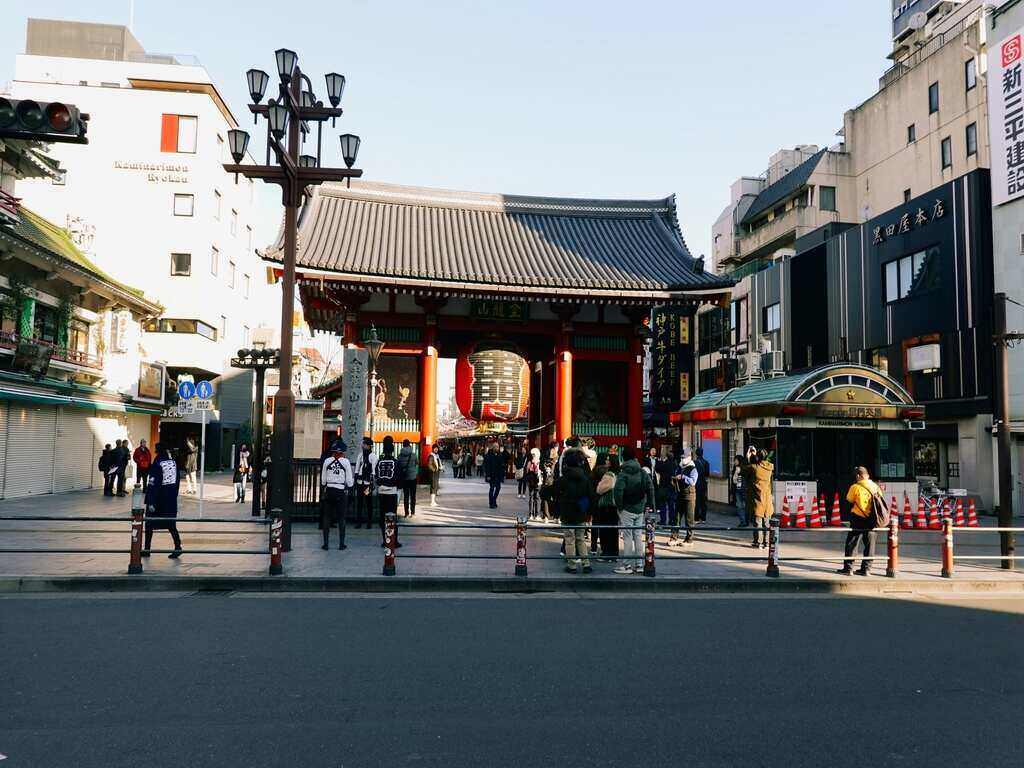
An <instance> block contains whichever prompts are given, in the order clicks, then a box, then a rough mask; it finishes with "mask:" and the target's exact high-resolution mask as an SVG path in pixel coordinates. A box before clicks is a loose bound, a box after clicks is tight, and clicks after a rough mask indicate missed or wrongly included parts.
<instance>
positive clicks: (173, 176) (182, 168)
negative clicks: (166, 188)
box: [114, 160, 191, 184]
mask: <svg viewBox="0 0 1024 768" xmlns="http://www.w3.org/2000/svg"><path fill="white" fill-rule="evenodd" d="M114 168H116V169H117V170H121V171H142V172H143V173H145V174H146V181H150V182H153V183H170V184H188V174H189V171H190V170H191V169H190V168H189V167H188V166H187V165H182V164H180V163H134V162H128V161H126V160H115V161H114Z"/></svg>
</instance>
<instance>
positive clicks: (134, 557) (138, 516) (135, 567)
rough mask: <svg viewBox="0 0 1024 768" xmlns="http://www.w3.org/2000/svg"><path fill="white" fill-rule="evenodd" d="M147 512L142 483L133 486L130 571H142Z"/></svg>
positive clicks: (133, 572) (131, 572) (132, 572)
mask: <svg viewBox="0 0 1024 768" xmlns="http://www.w3.org/2000/svg"><path fill="white" fill-rule="evenodd" d="M145 514H146V504H145V501H143V495H142V485H141V484H139V483H136V484H135V487H134V488H132V547H131V554H130V555H129V559H128V573H130V574H136V573H142V518H143V516H144V515H145Z"/></svg>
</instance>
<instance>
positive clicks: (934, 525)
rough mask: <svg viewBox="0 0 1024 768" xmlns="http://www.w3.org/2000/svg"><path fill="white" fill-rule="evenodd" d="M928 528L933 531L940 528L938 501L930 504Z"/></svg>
mask: <svg viewBox="0 0 1024 768" xmlns="http://www.w3.org/2000/svg"><path fill="white" fill-rule="evenodd" d="M928 527H929V528H930V529H931V530H933V531H938V530H940V529H941V528H942V520H941V519H940V518H939V502H938V501H933V502H932V508H931V510H930V511H929V512H928Z"/></svg>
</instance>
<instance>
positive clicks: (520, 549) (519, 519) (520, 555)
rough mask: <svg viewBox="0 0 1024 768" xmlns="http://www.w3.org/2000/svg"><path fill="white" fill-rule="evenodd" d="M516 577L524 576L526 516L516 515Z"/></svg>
mask: <svg viewBox="0 0 1024 768" xmlns="http://www.w3.org/2000/svg"><path fill="white" fill-rule="evenodd" d="M516 576H526V516H525V515H524V514H521V513H520V514H518V515H516Z"/></svg>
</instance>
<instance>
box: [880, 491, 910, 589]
mask: <svg viewBox="0 0 1024 768" xmlns="http://www.w3.org/2000/svg"><path fill="white" fill-rule="evenodd" d="M908 503H909V502H908ZM899 567H900V521H899V520H897V519H896V518H895V517H890V518H889V562H888V563H887V564H886V566H885V575H886V576H888V577H889V578H890V579H895V578H896V572H897V571H898V570H899Z"/></svg>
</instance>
